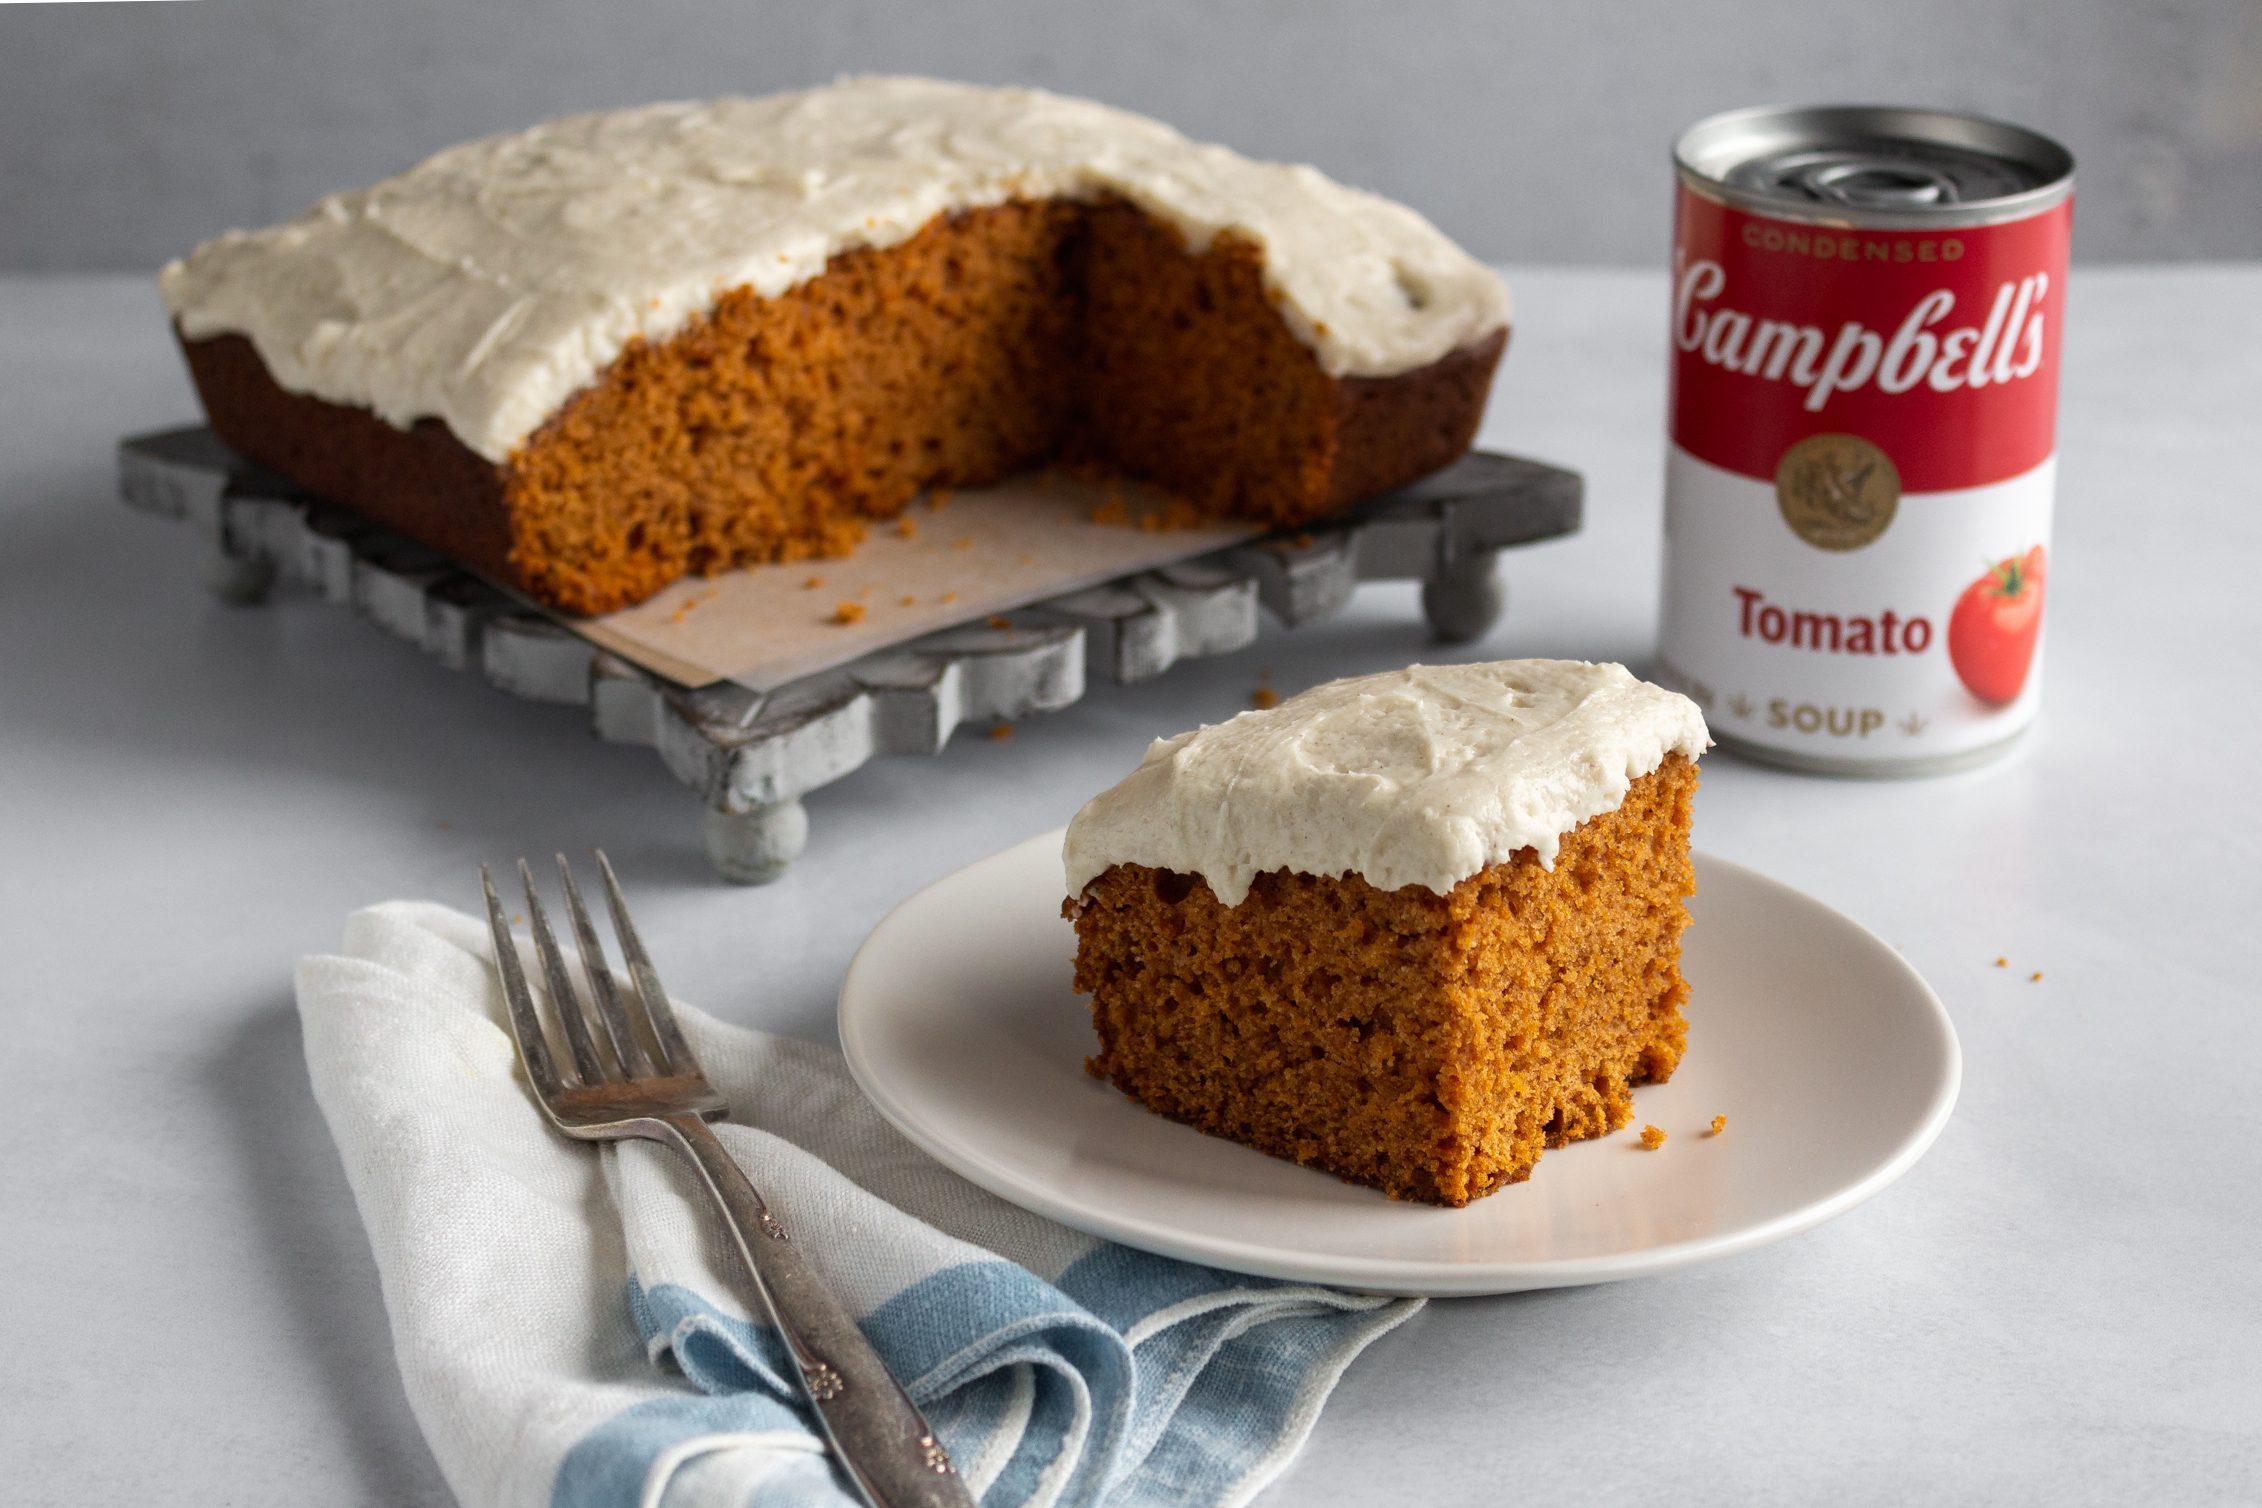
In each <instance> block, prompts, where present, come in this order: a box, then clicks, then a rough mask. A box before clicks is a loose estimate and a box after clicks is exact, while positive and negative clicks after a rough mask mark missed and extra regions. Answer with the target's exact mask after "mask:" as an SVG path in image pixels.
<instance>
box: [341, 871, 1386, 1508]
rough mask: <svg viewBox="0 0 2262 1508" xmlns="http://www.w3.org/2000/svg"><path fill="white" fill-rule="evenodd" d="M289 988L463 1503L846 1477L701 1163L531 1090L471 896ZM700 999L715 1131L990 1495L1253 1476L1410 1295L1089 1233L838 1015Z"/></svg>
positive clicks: (1029, 1495) (739, 1491)
mask: <svg viewBox="0 0 2262 1508" xmlns="http://www.w3.org/2000/svg"><path fill="white" fill-rule="evenodd" d="M298 1001H299V1013H300V1017H301V1019H302V1022H303V1024H304V1028H305V1036H306V1057H307V1067H308V1070H309V1072H310V1073H311V1075H312V1077H313V1081H314V1090H315V1095H316V1098H317V1099H318V1100H319V1101H320V1103H321V1106H322V1110H323V1114H324V1115H325V1116H326V1117H327V1118H328V1120H329V1124H330V1129H331V1132H332V1134H333V1135H334V1136H335V1137H336V1139H337V1143H338V1150H339V1152H340V1154H341V1156H342V1157H343V1159H344V1161H345V1166H346V1171H347V1174H348V1176H349V1177H350V1179H351V1180H352V1184H353V1190H354V1196H355V1199H356V1201H357V1202H358V1204H359V1206H360V1209H361V1214H362V1219H363V1222H364V1223H365V1224H366V1226H367V1227H368V1230H369V1238H370V1242H371V1244H372V1246H373V1247H374V1248H375V1251H376V1255H377V1265H378V1269H379V1272H380V1274H381V1275H382V1278H383V1282H384V1290H385V1303H386V1307H387V1310H388V1311H389V1313H390V1315H391V1320H392V1329H393V1339H394V1345H395V1349H396V1352H397V1354H398V1357H399V1361H400V1368H401V1376H402V1380H403V1382H404V1383H405V1385H406V1387H407V1391H408V1397H409V1401H410V1403H411V1404H412V1406H413V1407H414V1408H415V1411H416V1415H417V1418H418V1420H419V1422H420V1423H421V1424H422V1426H423V1429H424V1432H425V1435H426V1437H427V1438H428V1439H429V1440H430V1442H431V1445H432V1451H433V1454H434V1456H435V1457H437V1458H438V1461H439V1464H440V1466H441V1469H442V1470H443V1471H444V1472H445V1473H446V1475H447V1478H448V1481H449V1483H450V1484H451V1485H452V1486H453V1488H454V1489H455V1492H456V1495H457V1496H458V1497H459V1498H460V1499H461V1500H462V1501H463V1502H464V1503H465V1504H466V1505H467V1508H489V1505H514V1508H515V1505H525V1508H535V1505H541V1508H601V1505H602V1508H612V1505H623V1508H625V1505H632V1504H634V1505H650V1508H662V1505H664V1508H706V1505H722V1504H731V1505H744V1504H750V1503H761V1504H780V1505H798V1504H809V1505H819V1504H822V1505H843V1504H849V1503H852V1502H853V1501H854V1499H853V1497H852V1496H851V1494H850V1492H849V1490H848V1488H847V1486H846V1483H845V1481H844V1479H843V1478H842V1477H841V1476H840V1475H839V1474H838V1473H837V1472H836V1471H835V1470H834V1469H833V1467H832V1465H831V1463H830V1462H829V1460H828V1459H827V1457H826V1455H825V1452H824V1446H823V1444H822V1441H821V1440H820V1438H819V1436H818V1435H817V1433H816V1426H815V1421H814V1420H813V1419H812V1418H811V1416H810V1415H809V1414H808V1413H807V1412H806V1411H805V1410H804V1409H803V1407H802V1406H801V1403H800V1401H799V1399H798V1395H797V1393H796V1390H795V1389H794V1387H793V1385H792V1384H791V1382H789V1381H788V1378H789V1376H790V1373H789V1372H788V1371H787V1368H786V1364H785V1357H784V1354H783V1352H782V1350H781V1349H780V1347H779V1345H778V1342H777V1339H776V1337H775V1335H774V1334H773V1333H772V1332H771V1331H770V1330H769V1329H768V1328H767V1327H766V1326H764V1325H762V1324H759V1323H757V1322H754V1321H752V1320H751V1319H750V1318H749V1316H748V1311H747V1308H746V1306H745V1305H744V1304H743V1303H742V1302H741V1301H740V1299H739V1296H738V1279H737V1277H736V1275H735V1268H734V1263H735V1261H736V1258H735V1257H734V1256H733V1255H732V1254H731V1252H730V1248H729V1240H728V1237H727V1236H726V1234H725V1233H724V1232H723V1230H722V1229H721V1227H720V1226H719V1225H717V1224H716V1223H715V1221H714V1220H713V1218H712V1216H711V1214H710V1213H709V1211H708V1209H707V1206H706V1204H705V1202H704V1201H703V1199H702V1198H701V1197H700V1196H699V1195H698V1193H697V1191H696V1188H695V1186H694V1184H693V1182H692V1178H691V1173H690V1169H689V1167H688V1165H686V1164H683V1163H682V1162H681V1161H680V1159H679V1158H677V1157H676V1156H675V1155H674V1154H671V1153H669V1152H667V1151H665V1150H664V1149H661V1148H659V1147H655V1146H649V1145H645V1144H636V1143H632V1144H626V1145H620V1146H608V1147H605V1148H603V1149H601V1150H591V1149H590V1148H588V1147H585V1146H580V1145H576V1144H571V1143H568V1142H565V1141H564V1140H562V1139H560V1138H558V1137H556V1136H555V1135H553V1134H552V1133H551V1132H550V1131H549V1129H548V1128H547V1127H546V1126H545V1125H544V1124H543V1123H542V1121H541V1120H540V1118H539V1117H538V1116H537V1114H536V1112H535V1109H534V1106H533V1105H532V1103H531V1102H530V1101H529V1100H528V1098H527V1091H526V1088H525V1084H524V1081H523V1079H522V1078H521V1077H520V1076H519V1074H518V1072H517V1067H516V1063H515V1060H514V1058H513V1055H512V1051H511V1044H510V1040H509V1038H508V1036H507V1035H506V1034H505V1032H504V1030H503V1028H502V1026H501V1025H500V1022H501V1020H502V1004H501V999H500V996H499V994H498V993H497V991H496V988H495V984H494V976H493V970H492V964H491V961H490V956H489V953H488V943H487V940H486V927H485V925H484V923H482V922H478V921H475V920H473V919H472V918H470V917H468V916H464V915H462V914H461V913H458V912H455V911H451V910H448V909H446V908H444V907H440V906H433V905H426V904H419V903H411V902H394V903H391V904H388V905H383V906H378V907H374V908H372V909H370V910H367V911H363V912H359V913H357V914H355V915H354V916H353V917H352V918H350V919H349V920H348V922H347V924H346V935H345V945H344V949H343V951H342V953H340V954H338V955H335V956H323V957H315V958H309V959H306V960H304V961H303V962H302V963H301V964H300V966H299V970H298ZM681 1015H682V1018H683V1028H684V1032H685V1035H686V1036H687V1037H689V1039H690V1041H691V1045H692V1047H693V1048H694V1050H695V1051H696V1052H697V1053H698V1055H699V1058H700V1060H701V1062H702V1063H703V1064H704V1066H705V1067H706V1069H707V1071H708V1075H709V1077H710V1078H711V1079H712V1080H713V1081H714V1083H715V1084H716V1086H717V1087H718V1088H719V1089H720V1090H721V1091H722V1092H723V1093H724V1094H725V1095H726V1096H728V1098H729V1099H730V1102H731V1105H732V1109H733V1112H734V1115H735V1116H736V1117H737V1119H736V1120H734V1121H733V1122H732V1123H729V1124H726V1125H723V1126H721V1127H719V1128H718V1129H719V1131H720V1133H721V1135H722V1137H723V1140H724V1141H725V1143H726V1144H727V1145H728V1146H729V1147H730V1150H731V1152H732V1154H733V1155H734V1156H735V1157H737V1158H738V1159H739V1161H740V1162H741V1163H742V1164H743V1165H744V1166H745V1167H747V1168H748V1169H749V1170H751V1172H752V1173H753V1175H754V1178H755V1180H756V1182H757V1183H758V1184H759V1186H760V1187H761V1188H762V1189H763V1191H764V1193H765V1194H766V1195H767V1196H768V1197H769V1199H770V1201H771V1202H772V1203H773V1204H774V1205H776V1206H779V1207H780V1208H781V1209H783V1210H785V1211H789V1212H790V1218H791V1220H792V1222H793V1224H794V1226H795V1227H796V1228H797V1229H803V1230H808V1231H810V1232H812V1233H813V1234H812V1239H811V1241H810V1249H811V1251H812V1252H813V1253H814V1254H815V1255H816V1256H817V1257H818V1258H819V1259H820V1260H821V1262H822V1264H823V1265H824V1266H825V1268H826V1272H827V1276H828V1277H829V1278H830V1279H831V1280H832V1281H833V1283H834V1284H835V1285H836V1287H837V1288H838V1290H839V1291H840V1293H841V1294H842V1296H843V1297H844V1298H845V1299H846V1300H847V1301H848V1303H849V1306H850V1308H851V1309H852V1310H853V1311H854V1312H855V1313H856V1314H857V1315H858V1317H859V1319H860V1321H861V1323H862V1325H863V1327H864V1330H865V1332H866V1334H868V1335H869V1336H870V1337H871V1339H872V1342H873V1344H874V1345H876V1346H877V1347H878V1348H879V1350H880V1353H881V1354H882V1355H883V1356H884V1357H885V1358H886V1359H887V1362H888V1364H889V1366H890V1367H892V1368H893V1369H894V1371H895V1373H896V1375H897V1376H898V1377H900V1378H901V1379H902V1380H903V1381H904V1383H905V1385H906V1387H907V1388H908V1389H909V1390H910V1393H911V1395H912V1397H913V1398H914V1399H916V1400H917V1401H918V1403H919V1405H920V1406H921V1407H922V1408H923V1409H924V1410H926V1413H927V1416H928V1418H929V1419H930V1420H931V1421H932V1422H933V1424H934V1425H935V1427H936V1429H937V1430H938V1432H939V1433H940V1434H941V1435H942V1437H943V1440H944V1443H945V1444H946V1445H947V1446H948V1447H949V1449H950V1452H951V1455H952V1457H953V1458H954V1459H955V1460H956V1461H957V1462H958V1464H959V1467H960V1469H961V1470H962V1471H963V1472H964V1473H965V1475H966V1477H967V1480H968V1483H969V1485H970V1486H972V1487H973V1488H974V1489H975V1490H976V1491H977V1493H978V1494H979V1495H980V1497H981V1500H982V1502H983V1503H985V1504H987V1505H990V1508H1004V1505H1012V1508H1020V1505H1031V1508H1045V1505H1055V1504H1058V1505H1082V1504H1126V1505H1128V1504H1146V1503H1171V1504H1202V1503H1243V1502H1246V1501H1247V1500H1248V1499H1249V1498H1251V1497H1252V1496H1254V1495H1255V1494H1256V1493H1257V1492H1258V1491H1259V1490H1261V1489H1262V1488H1263V1486H1264V1485H1265V1484H1266V1483H1267V1482H1269V1481H1271V1480H1272V1479H1273V1478H1274V1477H1276V1476H1277V1475H1278V1474H1279V1473H1280V1472H1281V1471H1282V1470H1283V1469H1284V1468H1285V1467H1286V1465H1287V1463H1288V1461H1289V1460H1290V1459H1291V1458H1292V1457H1293V1456H1294V1454H1295V1452H1296V1450H1297V1448H1298V1447H1299V1446H1300V1445H1301V1444H1302V1443H1303V1441H1304V1439H1305V1437H1306V1436H1307V1435H1308V1434H1309V1433H1310V1431H1311V1428H1312V1424H1313V1421H1314V1420H1315V1419H1316V1418H1317V1416H1318V1414H1319V1410H1320V1407H1321V1405H1322V1404H1323V1403H1324V1402H1325V1401H1326V1399H1327V1396H1328V1394H1329V1392H1330V1391H1331V1390H1332V1389H1333V1387H1334V1384H1335V1381H1336V1379H1337V1378H1338V1377H1339V1376H1340V1375H1341V1374H1342V1371H1343V1368H1344V1367H1345V1366H1347V1365H1348V1364H1349V1363H1350V1361H1351V1359H1352V1358H1353V1357H1354V1356H1356V1355H1357V1354H1358V1353H1359V1352H1360V1351H1361V1350H1362V1349H1363V1348H1364V1347H1365V1346H1366V1345H1367V1343H1368V1342H1370V1341H1372V1340H1373V1339H1375V1338H1376V1337H1377V1336H1379V1335H1381V1334H1382V1333H1383V1332H1385V1331H1387V1330H1389V1329H1391V1328H1392V1327H1393V1326H1395V1325H1397V1324H1398V1323H1400V1322H1401V1321H1402V1320H1404V1319H1406V1318H1407V1317H1408V1316H1409V1315H1411V1314H1412V1313H1413V1311H1414V1310H1415V1309H1416V1308H1417V1307H1418V1301H1414V1300H1404V1299H1383V1298H1375V1297H1369V1296H1363V1295H1357V1294H1349V1293H1341V1292H1337V1291H1335V1290H1333V1289H1327V1288H1319V1287H1313V1286H1310V1285H1304V1284H1293V1283H1279V1282H1272V1281H1268V1280H1265V1279H1260V1278H1247V1277H1241V1276H1238V1275H1235V1274H1232V1273H1225V1272H1219V1271H1215V1270H1213V1269H1210V1268H1205V1267H1197V1266H1193V1265H1191V1264H1189V1263H1184V1262H1177V1261H1172V1260H1169V1259H1167V1258H1163V1257H1156V1256H1152V1255H1149V1254H1147V1253H1143V1252H1138V1251H1132V1250H1130V1249H1128V1248H1125V1247H1121V1246H1116V1245H1113V1244H1111V1243H1108V1242H1104V1241H1099V1240H1096V1239H1094V1238H1092V1237H1089V1236H1084V1235H1080V1234H1078V1233H1076V1232H1074V1231H1071V1230H1068V1229H1067V1228H1065V1227H1063V1226H1060V1225H1056V1224H1054V1223H1052V1222H1051V1221H1048V1220H1044V1219H1041V1218H1039V1217H1037V1216H1035V1215H1032V1214H1030V1213H1028V1212H1027V1211H1024V1210H1021V1209H1019V1208H1016V1207H1015V1206H1012V1205H1009V1204H1006V1203H1004V1202H1003V1201H1001V1200H998V1199H995V1198H993V1197H991V1196H990V1195H988V1194H985V1193H983V1192H982V1191H981V1190H979V1189H977V1188H975V1187H974V1186H973V1185H971V1184H969V1183H967V1182H965V1181H964V1180H963V1179H960V1178H959V1177H958V1176H957V1175H955V1174H953V1173H951V1172H949V1171H947V1170H945V1169H944V1168H942V1167H941V1166H939V1165H938V1164H936V1163H935V1162H934V1161H933V1160H931V1159H930V1158H928V1157H927V1156H926V1155H925V1154H924V1153H921V1152H920V1151H918V1150H917V1149H916V1148H914V1147H912V1146H911V1145H910V1144H909V1143H908V1142H906V1141H905V1140H904V1139H903V1138H902V1137H901V1136H899V1135H898V1134H897V1133H896V1132H895V1131H894V1130H893V1129H892V1128H891V1127H889V1126H888V1125H887V1124H886V1123H885V1122H884V1121H882V1120H881V1119H880V1117H879V1115H878V1114H877V1113H876V1112H875V1111H874V1110H873V1109H872V1108H871V1106H870V1105H869V1104H868V1103H867V1102H866V1101H865V1100H864V1098H863V1096H862V1095H861V1094H859V1093H858V1092H857V1090H856V1088H855V1086H854V1084H853V1083H851V1082H850V1080H849V1078H848V1074H847V1072H846V1070H845V1069H844V1068H843V1067H842V1065H841V1061H840V1058H839V1056H838V1054H836V1053H834V1052H833V1051H831V1050H830V1049H829V1048H824V1047H818V1046H815V1045H813V1044H811V1043H807V1042H801V1041H796V1040H793V1039H790V1038H784V1037H775V1036H769V1035H766V1034H763V1033H758V1032H751V1031H743V1030H740V1029H737V1028H734V1027H730V1026H725V1025H723V1024H721V1023H719V1022H716V1021H714V1020H712V1019H711V1018H709V1017H707V1016H704V1015H702V1014H700V1013H699V1012H698V1011H695V1010H690V1009H683V1010H682V1011H681Z"/></svg>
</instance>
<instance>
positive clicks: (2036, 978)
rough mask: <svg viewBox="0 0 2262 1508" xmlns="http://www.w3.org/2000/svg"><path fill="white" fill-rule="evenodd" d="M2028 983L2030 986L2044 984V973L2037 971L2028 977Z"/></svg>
mask: <svg viewBox="0 0 2262 1508" xmlns="http://www.w3.org/2000/svg"><path fill="white" fill-rule="evenodd" d="M2026 982H2027V983H2028V984H2040V983H2041V982H2042V971H2041V970H2040V969H2036V970H2035V971H2034V972H2033V973H2031V974H2029V975H2027V976H2026Z"/></svg>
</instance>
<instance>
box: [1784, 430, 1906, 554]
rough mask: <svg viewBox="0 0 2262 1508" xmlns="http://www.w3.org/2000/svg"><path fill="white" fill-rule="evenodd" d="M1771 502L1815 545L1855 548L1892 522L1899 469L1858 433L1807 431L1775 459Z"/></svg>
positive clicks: (1897, 504)
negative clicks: (1818, 432)
mask: <svg viewBox="0 0 2262 1508" xmlns="http://www.w3.org/2000/svg"><path fill="white" fill-rule="evenodd" d="M1775 503H1776V506H1777V507H1779V508H1781V509H1782V510H1783V522H1784V523H1786V524H1789V525H1790V526H1791V532H1792V533H1794V534H1796V535H1798V537H1799V538H1801V539H1803V540H1805V541H1806V542H1807V543H1808V544H1810V545H1812V546H1814V547H1815V548H1816V549H1817V550H1858V549H1860V548H1861V547H1862V546H1863V545H1866V544H1868V543H1869V542H1870V541H1872V540H1874V539H1876V538H1877V536H1878V535H1880V534H1883V533H1884V532H1885V530H1886V528H1887V526H1888V525H1890V524H1891V523H1892V522H1893V514H1894V512H1895V510H1896V509H1898V508H1899V507H1900V505H1901V473H1900V471H1899V469H1898V468H1896V467H1895V466H1894V465H1893V458H1892V457H1891V456H1889V455H1887V454H1885V452H1884V451H1882V450H1879V449H1878V448H1877V447H1876V446H1874V445H1872V444H1870V443H1869V442H1868V441H1867V440H1864V439H1863V438H1862V437H1861V436H1859V435H1808V436H1807V437H1806V438H1805V439H1803V440H1801V441H1799V443H1798V444H1796V445H1794V446H1792V447H1791V448H1790V449H1789V450H1786V451H1784V452H1783V459H1782V460H1781V461H1780V462H1778V463H1777V464H1776V467H1775Z"/></svg>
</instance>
